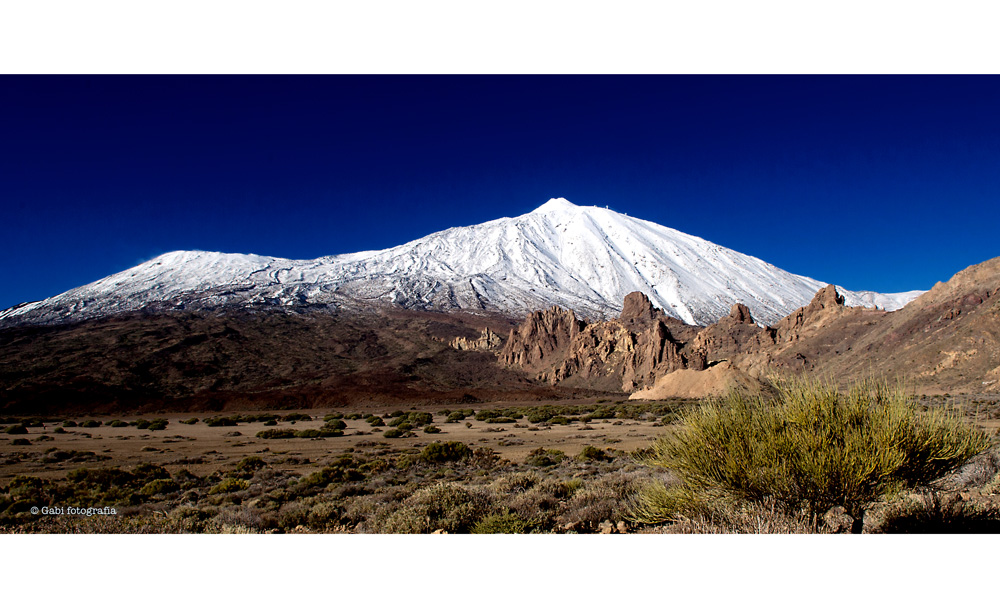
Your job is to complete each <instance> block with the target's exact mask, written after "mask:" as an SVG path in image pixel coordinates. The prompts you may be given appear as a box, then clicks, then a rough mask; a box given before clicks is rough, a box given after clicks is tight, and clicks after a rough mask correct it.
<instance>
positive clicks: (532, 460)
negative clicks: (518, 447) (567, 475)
mask: <svg viewBox="0 0 1000 600" xmlns="http://www.w3.org/2000/svg"><path fill="white" fill-rule="evenodd" d="M565 458H566V453H565V452H563V451H562V450H546V449H545V448H535V449H534V450H532V451H531V452H529V453H528V458H526V459H525V460H524V464H526V465H530V466H532V467H550V466H552V465H557V464H559V463H561V462H562V461H563V460H564V459H565Z"/></svg>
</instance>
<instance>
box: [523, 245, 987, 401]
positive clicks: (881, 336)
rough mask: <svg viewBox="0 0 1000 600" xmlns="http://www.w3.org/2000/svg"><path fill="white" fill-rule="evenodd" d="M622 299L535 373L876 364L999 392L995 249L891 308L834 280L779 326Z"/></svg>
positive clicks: (911, 376)
mask: <svg viewBox="0 0 1000 600" xmlns="http://www.w3.org/2000/svg"><path fill="white" fill-rule="evenodd" d="M624 305H625V308H624V309H623V311H622V315H621V317H620V318H619V319H616V320H613V321H609V322H607V323H596V324H592V325H585V324H580V326H579V329H578V330H577V331H576V333H575V334H573V335H569V334H567V335H565V336H563V338H561V339H563V340H565V343H564V344H562V345H560V346H559V347H560V349H559V350H558V351H556V352H555V353H554V354H552V353H550V354H549V355H548V356H549V358H550V359H551V361H550V362H548V363H545V364H539V363H536V368H535V369H534V371H533V372H534V373H535V374H536V376H537V377H538V378H539V379H542V380H544V381H548V382H550V383H567V382H571V383H573V384H574V385H581V386H593V387H601V388H603V389H613V388H614V387H615V385H618V386H620V387H618V389H622V390H626V391H632V390H640V389H643V388H645V390H647V391H649V390H653V391H649V393H651V394H653V395H654V396H656V395H658V394H659V395H662V394H670V393H674V392H678V390H680V391H683V390H703V389H709V388H711V387H713V386H715V387H718V384H719V382H720V381H730V380H732V381H743V382H744V383H745V381H744V377H745V376H752V377H760V376H769V375H771V374H779V375H780V374H782V373H812V374H815V375H818V376H821V377H827V378H830V379H832V380H834V381H838V382H841V383H845V384H846V383H848V382H850V381H852V380H856V379H858V378H862V377H866V376H872V375H874V376H882V377H887V378H889V379H894V378H896V377H902V378H904V379H905V381H906V382H907V384H908V385H910V386H912V388H913V389H914V390H916V391H919V392H923V393H943V392H952V393H954V392H1000V258H995V259H992V260H990V261H987V262H985V263H982V264H979V265H974V266H972V267H969V268H968V269H965V270H964V271H962V272H960V273H958V274H956V275H955V276H954V277H952V278H951V279H950V280H949V281H948V282H946V283H939V284H937V285H935V286H934V288H933V289H932V290H931V291H929V292H927V293H926V294H924V295H922V296H920V297H919V298H917V299H916V300H914V301H913V302H911V303H910V304H908V305H907V306H905V307H904V308H902V309H900V310H898V311H895V312H891V313H889V312H886V311H884V310H879V309H869V308H863V307H847V306H845V304H844V298H843V297H842V296H841V295H840V294H838V293H837V290H836V288H835V287H834V286H832V285H831V286H827V287H825V288H823V289H822V290H819V291H818V292H817V294H816V296H815V297H814V298H813V299H812V301H811V302H810V303H809V304H808V305H806V306H803V307H802V308H799V309H798V310H795V311H794V312H792V313H791V314H790V315H788V316H787V317H785V318H784V319H782V320H781V321H779V322H778V323H777V324H776V325H775V327H774V328H767V327H765V328H761V327H758V326H757V325H756V324H755V323H754V320H753V317H752V315H750V311H749V310H747V308H746V307H745V306H741V305H736V306H734V307H733V309H732V310H731V311H730V314H729V315H728V316H727V317H724V318H722V319H720V320H719V321H718V322H717V323H715V324H713V325H710V326H708V327H704V328H696V327H690V326H684V327H681V326H678V325H676V324H675V323H674V322H673V320H671V319H669V318H667V317H665V316H663V315H662V313H661V312H660V311H658V310H657V309H656V308H655V307H653V306H652V304H651V303H649V301H648V299H647V298H646V297H645V296H643V295H642V294H639V293H633V294H629V296H628V297H627V298H626V302H625V303H624ZM542 341H543V342H544V340H542ZM525 343H526V346H527V347H531V346H532V342H530V341H525ZM722 361H725V362H726V363H727V364H726V368H725V369H721V370H720V369H716V370H715V371H713V373H717V374H719V376H716V375H698V374H697V373H696V372H697V371H700V370H703V369H705V368H706V367H707V366H708V365H713V366H714V365H719V364H720V363H721V362H722ZM685 371H688V372H685ZM668 375H669V376H670V377H667V376H668ZM670 390H673V392H671V391H670ZM643 393H645V392H643ZM678 393H679V392H678ZM685 393H686V392H685ZM643 397H646V396H643Z"/></svg>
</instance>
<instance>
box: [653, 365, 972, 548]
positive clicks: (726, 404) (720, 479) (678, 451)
mask: <svg viewBox="0 0 1000 600" xmlns="http://www.w3.org/2000/svg"><path fill="white" fill-rule="evenodd" d="M773 391H774V393H773V394H772V395H768V396H764V395H760V394H749V393H746V392H743V391H733V392H731V393H730V394H729V396H728V397H726V398H724V399H722V400H719V401H716V402H710V403H706V404H703V405H702V406H700V407H699V408H698V409H696V410H695V411H693V412H691V413H689V414H688V415H687V416H686V417H685V418H684V420H683V422H682V423H681V425H680V426H679V427H678V429H677V430H676V431H675V432H674V433H673V434H670V435H668V436H667V437H664V438H662V439H660V440H659V441H658V442H657V443H656V444H655V445H654V446H653V448H652V450H651V451H650V453H649V455H648V456H647V458H646V460H647V461H648V462H649V463H651V464H654V465H659V466H663V467H666V468H668V469H671V470H672V471H674V472H675V473H676V474H677V475H679V476H680V478H681V480H682V484H681V486H682V487H681V488H679V489H674V490H662V489H661V490H652V489H651V490H649V491H648V492H647V493H645V494H643V495H642V496H641V500H640V502H639V505H638V509H637V511H636V515H637V516H638V517H639V518H640V519H641V520H645V521H647V522H654V521H664V520H669V519H670V518H672V517H674V516H675V515H676V514H678V513H683V512H684V510H685V507H690V506H691V503H692V502H704V501H710V502H711V501H720V500H721V501H726V502H732V501H735V502H761V501H768V502H774V503H776V504H778V505H779V506H782V507H784V508H785V509H787V510H802V509H805V510H807V511H808V512H809V514H810V515H811V516H812V518H813V519H814V520H815V519H817V517H818V515H820V514H823V513H825V512H826V511H827V510H829V509H830V508H832V507H834V506H842V507H843V508H844V510H845V511H846V512H847V514H848V515H850V516H851V517H852V519H853V525H852V528H851V530H852V532H855V533H860V532H861V529H862V527H863V524H864V516H865V510H866V509H867V508H868V507H869V506H870V505H871V504H872V503H873V502H875V501H878V500H880V499H882V498H884V497H885V496H886V495H888V494H890V493H892V492H894V491H897V490H898V489H900V488H902V487H905V486H918V485H925V484H928V483H930V482H931V481H933V480H935V479H938V478H940V477H941V476H943V475H944V474H946V473H947V472H949V471H951V470H952V469H955V468H956V467H958V466H960V465H961V464H963V463H964V462H966V461H967V460H968V459H969V458H971V457H972V456H974V455H975V454H977V453H979V452H981V451H982V450H984V449H986V447H987V446H988V437H987V436H986V434H985V433H983V432H982V431H979V430H977V429H975V428H973V427H972V426H969V425H967V424H966V423H965V422H964V421H963V420H962V419H961V418H960V417H959V416H958V415H956V414H955V413H953V412H951V411H947V410H943V409H937V410H928V411H925V412H922V411H921V409H920V408H919V407H917V406H916V405H915V404H914V403H912V402H911V401H910V400H909V399H908V398H907V397H906V395H905V394H904V392H903V390H902V388H901V387H900V386H890V385H888V384H886V383H884V382H876V381H865V382H862V383H859V384H857V385H855V386H854V387H852V388H851V389H850V390H849V391H848V392H847V393H839V392H838V390H837V388H836V387H835V386H833V385H830V384H823V383H820V382H815V381H805V380H795V381H791V382H784V383H779V384H776V385H775V389H774V390H773ZM664 492H669V493H664ZM814 522H815V521H814Z"/></svg>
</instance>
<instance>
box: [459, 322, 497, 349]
mask: <svg viewBox="0 0 1000 600" xmlns="http://www.w3.org/2000/svg"><path fill="white" fill-rule="evenodd" d="M448 345H449V346H451V347H452V348H454V349H455V350H464V351H472V352H494V353H499V350H500V348H501V347H503V338H501V337H500V336H499V335H497V334H496V333H494V332H493V331H492V330H491V329H490V328H489V327H486V328H484V329H483V331H482V333H480V334H479V337H478V338H477V339H474V340H470V339H469V338H464V337H457V338H455V339H453V340H452V341H451V342H450V343H449V344H448Z"/></svg>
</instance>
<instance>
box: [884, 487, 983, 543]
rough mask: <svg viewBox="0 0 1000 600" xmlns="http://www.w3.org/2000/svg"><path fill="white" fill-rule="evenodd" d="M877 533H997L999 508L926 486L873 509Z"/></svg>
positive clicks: (966, 496) (964, 495)
mask: <svg viewBox="0 0 1000 600" xmlns="http://www.w3.org/2000/svg"><path fill="white" fill-rule="evenodd" d="M875 517H876V518H874V519H873V521H876V524H875V525H874V526H873V527H872V530H873V531H874V532H878V533H1000V509H998V507H997V506H996V505H994V504H993V503H991V502H989V501H988V500H986V499H979V501H974V500H971V499H968V495H967V494H961V493H951V492H945V493H941V492H937V491H934V490H925V491H923V492H921V493H919V494H909V495H906V496H903V497H900V498H898V499H896V500H895V501H893V502H890V503H888V504H887V506H885V507H884V508H882V510H881V511H879V512H878V513H876V515H875Z"/></svg>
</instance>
